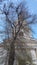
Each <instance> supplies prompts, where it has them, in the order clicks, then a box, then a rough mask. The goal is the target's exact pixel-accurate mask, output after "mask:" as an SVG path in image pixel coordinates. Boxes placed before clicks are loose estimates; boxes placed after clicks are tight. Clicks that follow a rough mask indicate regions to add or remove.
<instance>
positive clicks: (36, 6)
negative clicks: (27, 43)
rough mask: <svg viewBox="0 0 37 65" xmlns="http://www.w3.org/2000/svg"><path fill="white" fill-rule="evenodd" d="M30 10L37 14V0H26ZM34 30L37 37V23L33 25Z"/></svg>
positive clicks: (34, 35)
mask: <svg viewBox="0 0 37 65" xmlns="http://www.w3.org/2000/svg"><path fill="white" fill-rule="evenodd" d="M26 1H27V5H28V9H29V12H30V13H31V14H36V15H37V0H26ZM32 29H33V31H34V32H35V33H34V34H32V35H33V37H34V38H36V39H37V24H35V25H33V26H32Z"/></svg>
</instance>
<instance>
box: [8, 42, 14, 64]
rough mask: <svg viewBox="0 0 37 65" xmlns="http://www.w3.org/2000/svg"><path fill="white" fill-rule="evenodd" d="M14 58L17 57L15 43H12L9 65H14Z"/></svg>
mask: <svg viewBox="0 0 37 65" xmlns="http://www.w3.org/2000/svg"><path fill="white" fill-rule="evenodd" d="M14 57H15V46H14V42H12V43H11V46H10V53H9V60H8V65H13V63H14Z"/></svg>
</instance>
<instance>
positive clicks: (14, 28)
mask: <svg viewBox="0 0 37 65" xmlns="http://www.w3.org/2000/svg"><path fill="white" fill-rule="evenodd" d="M3 13H4V14H5V16H6V21H7V23H8V25H9V27H8V28H7V33H9V32H10V30H11V32H12V41H11V44H10V49H9V51H10V52H9V59H8V65H13V62H14V56H15V46H14V43H15V41H16V39H17V36H18V34H19V32H20V29H21V27H23V28H24V29H25V26H27V25H29V24H32V23H33V22H35V18H36V17H35V15H34V16H32V15H29V13H28V11H27V9H26V7H25V5H24V3H22V2H21V3H20V4H19V5H18V6H17V7H15V6H14V5H13V3H10V4H9V6H8V9H7V8H6V5H5V4H4V8H3ZM16 14H17V20H16V21H17V23H16V21H15V18H16V17H15V15H16ZM29 18H32V19H30V20H31V21H29V22H28V20H27V19H29ZM24 20H26V21H27V22H26V24H24V25H23V22H24ZM15 23H16V24H15ZM9 28H10V29H9ZM26 32H27V31H26Z"/></svg>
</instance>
